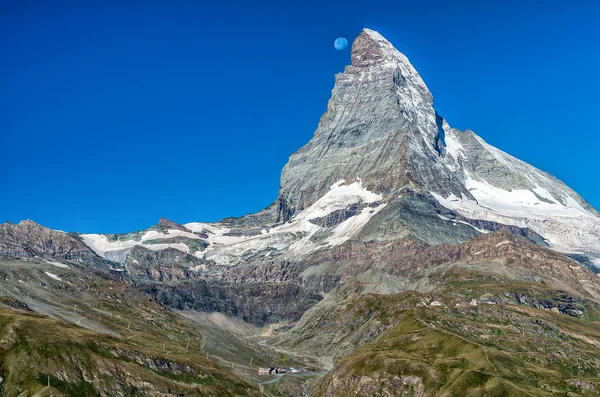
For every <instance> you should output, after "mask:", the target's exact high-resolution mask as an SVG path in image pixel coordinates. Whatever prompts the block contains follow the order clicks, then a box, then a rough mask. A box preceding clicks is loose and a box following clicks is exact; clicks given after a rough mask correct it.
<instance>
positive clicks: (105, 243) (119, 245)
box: [80, 234, 190, 258]
mask: <svg viewBox="0 0 600 397" xmlns="http://www.w3.org/2000/svg"><path fill="white" fill-rule="evenodd" d="M80 237H81V238H82V239H83V241H84V242H85V244H86V245H87V246H88V247H90V248H91V249H92V250H93V251H94V252H95V253H96V254H98V255H99V256H101V257H103V258H106V254H107V253H108V252H113V251H123V250H127V249H130V248H133V247H135V246H136V245H141V246H143V247H144V248H148V249H151V250H153V251H160V250H163V249H167V248H175V249H178V250H180V251H182V252H185V253H189V252H190V248H189V247H188V246H187V245H185V244H183V243H172V244H144V243H143V242H142V241H135V240H123V241H118V240H117V241H109V240H108V237H106V236H105V235H104V234H80Z"/></svg>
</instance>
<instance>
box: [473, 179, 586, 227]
mask: <svg viewBox="0 0 600 397" xmlns="http://www.w3.org/2000/svg"><path fill="white" fill-rule="evenodd" d="M465 186H466V187H467V189H469V192H470V193H471V194H472V195H473V197H475V198H476V199H477V201H478V203H479V205H481V206H483V207H487V208H489V209H490V210H492V211H495V212H498V213H501V214H504V215H508V216H516V217H528V218H531V217H538V218H545V217H548V216H566V217H577V216H591V214H590V213H589V211H586V210H585V209H584V208H583V207H581V205H579V204H578V203H577V202H576V201H575V200H573V199H572V198H571V200H568V199H569V198H570V197H569V196H567V201H568V205H567V206H565V205H562V204H560V203H559V202H557V201H556V200H555V199H553V198H552V196H551V195H550V193H549V192H548V191H546V190H545V189H542V188H540V187H537V188H536V189H535V190H537V192H540V193H542V194H539V193H538V194H539V195H540V196H541V197H544V198H547V197H546V196H549V197H550V198H552V201H553V202H554V203H553V204H550V203H547V202H544V201H541V200H540V199H539V198H537V197H536V195H535V194H534V193H533V192H532V191H531V190H527V189H514V190H511V191H507V190H503V189H500V188H497V187H495V186H492V185H491V184H489V183H487V182H485V181H476V180H474V179H471V178H467V179H466V181H465ZM537 192H536V193H537Z"/></svg>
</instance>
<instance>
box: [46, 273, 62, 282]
mask: <svg viewBox="0 0 600 397" xmlns="http://www.w3.org/2000/svg"><path fill="white" fill-rule="evenodd" d="M44 273H46V275H47V276H48V277H50V278H53V279H55V280H58V281H62V280H61V278H60V277H58V276H57V275H56V274H53V273H50V272H44Z"/></svg>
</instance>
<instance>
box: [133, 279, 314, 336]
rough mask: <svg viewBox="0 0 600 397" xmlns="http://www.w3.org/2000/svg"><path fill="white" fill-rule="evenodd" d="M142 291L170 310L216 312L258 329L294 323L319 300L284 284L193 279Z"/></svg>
mask: <svg viewBox="0 0 600 397" xmlns="http://www.w3.org/2000/svg"><path fill="white" fill-rule="evenodd" d="M141 288H142V289H143V290H144V291H146V292H148V293H149V294H151V295H153V296H156V299H157V300H158V301H159V302H160V303H161V304H163V305H164V306H166V307H169V308H173V309H177V310H197V311H201V312H219V313H223V314H226V315H228V316H233V317H239V318H241V319H243V320H244V321H246V322H248V323H251V324H254V325H258V326H264V325H267V324H271V323H277V322H288V321H297V320H298V319H299V318H300V317H301V316H302V314H304V312H306V310H308V309H309V308H310V307H312V306H314V305H315V304H316V303H317V302H318V301H320V300H321V299H322V296H321V295H319V294H317V293H314V292H309V291H305V290H304V289H303V288H301V287H300V286H299V285H297V284H294V283H286V282H282V283H273V282H246V283H243V284H238V283H229V282H225V281H218V280H214V279H196V280H191V281H187V282H181V283H176V284H156V283H153V284H148V285H145V286H142V287H141Z"/></svg>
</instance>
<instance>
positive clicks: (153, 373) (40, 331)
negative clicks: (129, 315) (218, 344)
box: [0, 308, 255, 397]
mask: <svg viewBox="0 0 600 397" xmlns="http://www.w3.org/2000/svg"><path fill="white" fill-rule="evenodd" d="M154 343H155V341H153V340H152V339H148V340H146V341H145V342H144V343H143V346H142V345H141V344H140V343H135V342H134V343H132V342H129V341H127V340H124V339H119V338H115V337H112V336H109V335H105V334H99V333H96V332H94V331H91V330H87V329H84V328H81V327H78V326H76V325H74V324H71V323H67V322H64V321H60V320H54V319H50V318H48V317H46V316H43V315H40V314H36V313H27V312H24V311H20V310H11V309H1V308H0V362H1V365H0V372H1V374H2V375H1V376H2V377H3V378H4V382H3V383H2V391H3V393H4V394H3V395H4V396H7V397H10V396H17V395H20V394H21V393H23V392H25V393H26V395H34V394H37V395H40V396H46V395H51V394H58V395H69V396H99V395H110V396H118V395H123V396H124V395H148V394H150V393H151V392H159V393H166V392H167V391H168V390H169V389H170V390H171V391H172V392H173V393H183V394H185V395H214V396H222V395H223V396H225V395H231V396H233V395H249V394H252V393H253V392H254V391H255V388H254V387H252V386H250V385H249V384H247V383H245V382H243V381H240V380H239V379H236V377H235V376H234V375H232V374H230V373H229V372H228V371H227V370H224V369H221V368H219V367H218V366H217V365H215V363H214V362H212V361H211V360H208V359H206V358H205V356H204V355H202V354H201V353H196V352H194V351H191V350H188V349H185V346H182V345H181V344H179V343H177V342H175V343H168V342H167V343H166V347H165V352H163V351H162V346H157V345H155V344H154ZM48 376H50V384H51V387H47V381H48Z"/></svg>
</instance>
